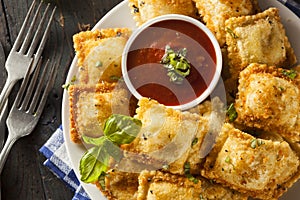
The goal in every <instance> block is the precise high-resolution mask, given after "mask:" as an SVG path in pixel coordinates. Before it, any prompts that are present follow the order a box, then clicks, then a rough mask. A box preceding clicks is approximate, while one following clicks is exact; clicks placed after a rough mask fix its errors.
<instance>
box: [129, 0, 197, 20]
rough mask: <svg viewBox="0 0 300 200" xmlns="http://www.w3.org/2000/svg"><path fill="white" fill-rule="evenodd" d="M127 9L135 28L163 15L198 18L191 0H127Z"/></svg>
mask: <svg viewBox="0 0 300 200" xmlns="http://www.w3.org/2000/svg"><path fill="white" fill-rule="evenodd" d="M129 7H130V10H131V13H132V15H133V19H134V20H135V21H136V24H137V26H140V25H142V24H143V23H145V22H147V21H148V20H150V19H152V18H155V17H158V16H161V15H165V14H182V15H187V16H190V17H194V18H197V16H198V15H197V9H196V7H195V5H194V2H193V1H192V0H129Z"/></svg>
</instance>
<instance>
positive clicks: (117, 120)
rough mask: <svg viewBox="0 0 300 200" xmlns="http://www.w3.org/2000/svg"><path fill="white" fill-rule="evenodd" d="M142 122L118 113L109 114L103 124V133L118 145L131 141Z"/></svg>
mask: <svg viewBox="0 0 300 200" xmlns="http://www.w3.org/2000/svg"><path fill="white" fill-rule="evenodd" d="M141 126H142V122H141V121H140V120H138V119H135V118H132V117H129V116H125V115H120V114H113V115H111V116H110V117H109V118H108V119H107V121H106V122H105V125H104V135H105V136H106V137H107V138H108V139H109V140H110V141H112V142H113V143H116V144H118V145H121V144H129V143H131V142H132V141H133V140H134V139H135V137H136V136H137V134H138V133H139V132H140V129H141Z"/></svg>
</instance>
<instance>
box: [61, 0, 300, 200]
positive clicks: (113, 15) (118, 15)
mask: <svg viewBox="0 0 300 200" xmlns="http://www.w3.org/2000/svg"><path fill="white" fill-rule="evenodd" d="M259 3H260V7H261V8H262V9H263V10H264V9H266V8H268V7H277V8H279V10H280V15H281V20H282V23H283V24H284V26H285V29H286V32H287V35H288V37H289V40H290V42H291V44H292V46H293V48H294V50H295V53H296V56H297V58H298V60H300V40H299V35H300V19H299V18H298V17H297V16H296V15H295V14H294V13H292V12H291V11H290V10H289V9H288V8H286V7H285V6H283V5H282V4H281V3H279V2H277V1H276V0H259ZM121 27H128V28H132V29H135V28H136V26H135V22H134V21H133V19H132V16H131V14H130V10H129V7H128V3H127V1H126V0H125V1H123V2H121V3H120V4H118V5H117V6H116V7H114V8H113V9H112V10H110V11H109V12H108V13H107V14H106V15H105V16H104V17H103V18H102V19H101V20H100V21H99V22H98V23H97V24H96V26H95V27H94V29H99V28H121ZM76 63H77V59H76V58H75V59H74V60H73V62H72V64H71V67H70V71H69V73H68V77H67V80H66V83H68V82H70V81H71V79H72V77H73V76H74V75H75V74H77V70H78V67H77V65H76ZM62 124H63V128H64V138H65V141H66V147H67V152H68V155H69V158H70V162H71V165H72V167H73V169H74V171H75V173H76V175H77V177H80V176H79V170H78V169H79V161H80V158H81V156H82V155H83V154H84V152H85V150H86V149H85V148H84V147H81V146H80V145H77V144H74V143H73V142H72V141H71V140H70V135H69V102H68V94H67V92H66V91H65V92H64V95H63V103H62ZM82 185H83V187H84V189H85V190H86V192H87V193H88V194H89V196H90V197H91V198H92V199H93V200H96V199H100V200H105V199H106V198H104V197H103V195H102V194H101V192H100V191H99V190H98V189H97V187H96V186H94V185H93V184H85V183H82ZM299 196H300V182H299V181H298V183H296V184H295V185H294V186H293V188H291V189H290V190H289V191H288V192H287V193H286V194H285V195H284V196H283V197H282V198H281V199H284V200H296V199H299Z"/></svg>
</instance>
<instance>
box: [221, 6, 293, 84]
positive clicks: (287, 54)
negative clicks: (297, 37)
mask: <svg viewBox="0 0 300 200" xmlns="http://www.w3.org/2000/svg"><path fill="white" fill-rule="evenodd" d="M225 26H226V31H227V33H226V43H227V45H228V59H229V67H230V73H231V74H232V76H233V77H234V78H235V79H237V77H238V74H239V73H240V72H241V71H242V70H243V69H244V68H245V67H246V66H248V65H249V64H251V63H260V64H268V65H275V66H278V67H279V66H284V67H291V66H292V65H294V64H295V63H296V56H295V54H294V51H293V49H292V47H291V45H290V43H289V41H288V38H287V36H286V34H285V29H284V27H283V25H282V23H281V22H280V17H279V10H278V9H277V8H269V9H267V10H265V11H264V12H262V13H258V14H256V15H251V16H241V17H232V18H230V19H228V20H226V23H225Z"/></svg>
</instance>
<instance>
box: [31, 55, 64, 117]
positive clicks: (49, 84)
mask: <svg viewBox="0 0 300 200" xmlns="http://www.w3.org/2000/svg"><path fill="white" fill-rule="evenodd" d="M48 61H49V60H48ZM57 68H58V65H57V64H56V62H55V63H54V64H53V65H52V68H51V72H50V76H49V78H48V82H47V85H46V88H45V90H44V93H43V95H42V97H41V99H40V103H39V105H38V107H37V109H36V110H35V112H34V113H35V114H36V115H37V116H40V115H41V114H42V110H43V108H44V106H45V103H46V100H47V97H48V94H49V92H50V90H51V88H52V87H53V84H54V81H55V77H56V74H57ZM38 100H39V98H38V97H36V98H35V99H34V101H38ZM34 101H33V102H34ZM32 111H33V110H32ZM32 111H31V112H32Z"/></svg>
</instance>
